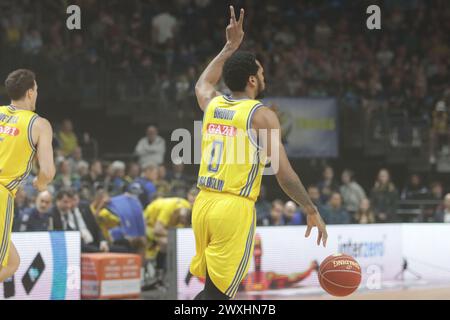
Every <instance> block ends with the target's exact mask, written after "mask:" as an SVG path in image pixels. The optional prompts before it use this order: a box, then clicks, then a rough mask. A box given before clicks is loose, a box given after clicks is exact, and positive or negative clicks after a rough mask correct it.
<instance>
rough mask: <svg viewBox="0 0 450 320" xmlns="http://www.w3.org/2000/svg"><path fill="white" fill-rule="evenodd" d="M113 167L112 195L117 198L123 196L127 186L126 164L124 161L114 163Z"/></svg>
mask: <svg viewBox="0 0 450 320" xmlns="http://www.w3.org/2000/svg"><path fill="white" fill-rule="evenodd" d="M111 167H112V174H113V175H112V178H111V182H110V193H111V195H112V196H115V195H118V194H122V193H123V192H124V191H125V187H126V185H127V182H126V180H125V163H124V162H122V161H114V162H113V163H112V164H111Z"/></svg>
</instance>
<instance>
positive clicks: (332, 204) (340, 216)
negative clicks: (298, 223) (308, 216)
mask: <svg viewBox="0 0 450 320" xmlns="http://www.w3.org/2000/svg"><path fill="white" fill-rule="evenodd" d="M323 211H324V217H323V219H324V221H325V223H327V224H350V222H351V217H350V214H349V213H348V212H347V211H346V210H345V209H344V208H343V206H342V197H341V195H340V194H339V192H333V193H332V194H331V197H330V200H329V201H328V205H327V206H325V207H324V209H323Z"/></svg>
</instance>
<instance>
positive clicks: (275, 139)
mask: <svg viewBox="0 0 450 320" xmlns="http://www.w3.org/2000/svg"><path fill="white" fill-rule="evenodd" d="M252 125H253V128H254V129H255V130H257V131H258V130H259V129H266V131H265V132H264V134H261V140H262V141H261V145H262V147H263V150H264V152H265V153H266V155H267V157H268V159H271V160H272V162H273V161H274V159H275V157H277V160H275V161H278V171H277V172H276V178H277V181H278V183H279V185H280V187H281V188H282V189H283V191H284V192H285V193H286V194H287V195H288V196H289V197H290V198H291V199H292V200H294V201H295V202H297V203H298V204H299V205H300V206H301V207H302V208H303V211H304V212H305V213H306V215H307V224H308V228H307V230H306V234H305V236H306V237H309V235H310V233H311V230H312V228H313V227H317V228H318V230H319V236H318V238H317V245H320V242H321V241H322V242H323V245H324V246H326V243H327V238H328V234H327V230H326V226H325V224H324V222H323V221H322V218H321V217H320V214H319V211H318V210H317V208H316V206H315V205H314V204H313V202H312V201H311V199H310V198H309V195H308V192H307V191H306V189H305V187H304V186H303V183H302V182H301V180H300V178H299V177H298V175H297V174H296V173H295V171H294V170H293V169H292V166H291V163H290V162H289V159H288V157H287V154H286V150H285V149H284V146H283V144H282V143H281V126H280V122H279V120H278V117H277V115H276V114H275V112H273V111H272V110H270V109H269V108H267V107H262V108H259V109H258V110H257V111H256V112H255V115H254V118H253V122H252ZM274 132H277V133H278V135H276V136H273V135H272V134H273V133H274ZM272 151H273V153H274V154H272ZM275 153H276V154H275Z"/></svg>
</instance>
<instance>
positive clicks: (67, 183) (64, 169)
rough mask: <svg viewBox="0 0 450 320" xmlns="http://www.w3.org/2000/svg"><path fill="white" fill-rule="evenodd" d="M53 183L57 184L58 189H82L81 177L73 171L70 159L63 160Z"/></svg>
mask: <svg viewBox="0 0 450 320" xmlns="http://www.w3.org/2000/svg"><path fill="white" fill-rule="evenodd" d="M53 185H54V186H55V188H56V190H59V189H63V188H69V189H74V190H79V189H80V187H81V181H80V177H79V176H78V175H77V174H75V173H72V170H71V168H70V164H69V161H67V160H63V161H61V163H60V164H59V167H58V173H57V175H56V177H55V180H54V182H53Z"/></svg>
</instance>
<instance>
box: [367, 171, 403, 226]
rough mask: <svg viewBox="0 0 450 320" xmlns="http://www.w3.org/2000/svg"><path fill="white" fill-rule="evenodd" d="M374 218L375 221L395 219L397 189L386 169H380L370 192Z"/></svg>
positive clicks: (383, 221)
mask: <svg viewBox="0 0 450 320" xmlns="http://www.w3.org/2000/svg"><path fill="white" fill-rule="evenodd" d="M370 202H371V203H372V208H373V211H374V212H375V219H376V222H377V223H386V222H395V221H397V217H396V210H397V202H398V191H397V188H396V187H395V185H394V184H393V183H392V182H391V178H390V174H389V171H388V170H387V169H381V170H380V171H379V173H378V177H377V180H376V181H375V185H374V187H373V189H372V192H371V194H370Z"/></svg>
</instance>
